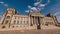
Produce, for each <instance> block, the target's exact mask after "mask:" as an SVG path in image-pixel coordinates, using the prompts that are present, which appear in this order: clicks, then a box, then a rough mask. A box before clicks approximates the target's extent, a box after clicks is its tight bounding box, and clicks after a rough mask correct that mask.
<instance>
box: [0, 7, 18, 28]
mask: <svg viewBox="0 0 60 34" xmlns="http://www.w3.org/2000/svg"><path fill="white" fill-rule="evenodd" d="M16 13H17V12H16V10H15V9H14V8H7V11H6V12H5V13H4V14H3V17H2V21H1V25H2V28H8V27H10V23H11V19H12V16H13V15H14V14H16Z"/></svg>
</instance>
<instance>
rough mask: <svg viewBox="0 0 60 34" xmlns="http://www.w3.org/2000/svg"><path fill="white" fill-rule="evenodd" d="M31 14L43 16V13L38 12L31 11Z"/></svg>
mask: <svg viewBox="0 0 60 34" xmlns="http://www.w3.org/2000/svg"><path fill="white" fill-rule="evenodd" d="M31 16H40V17H44V15H43V14H41V13H40V12H33V13H32V14H31Z"/></svg>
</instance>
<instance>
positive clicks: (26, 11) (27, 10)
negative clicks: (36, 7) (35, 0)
mask: <svg viewBox="0 0 60 34" xmlns="http://www.w3.org/2000/svg"><path fill="white" fill-rule="evenodd" d="M29 11H30V12H33V11H31V10H26V11H25V12H27V13H29Z"/></svg>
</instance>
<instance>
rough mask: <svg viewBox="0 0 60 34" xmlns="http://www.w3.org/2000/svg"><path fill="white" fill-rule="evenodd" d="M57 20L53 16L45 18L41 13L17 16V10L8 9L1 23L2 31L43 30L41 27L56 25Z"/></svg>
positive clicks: (49, 15)
mask: <svg viewBox="0 0 60 34" xmlns="http://www.w3.org/2000/svg"><path fill="white" fill-rule="evenodd" d="M56 24H57V20H56V17H55V16H54V15H53V14H51V13H50V14H48V15H47V16H44V15H43V14H41V13H40V12H33V13H29V14H28V15H23V14H17V11H16V9H14V8H8V9H7V11H6V12H5V13H4V14H3V17H2V18H1V21H0V29H19V30H26V29H28V30H30V29H42V28H41V27H42V26H43V25H44V26H50V25H54V26H55V25H56Z"/></svg>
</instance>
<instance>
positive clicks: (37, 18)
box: [30, 12, 44, 29]
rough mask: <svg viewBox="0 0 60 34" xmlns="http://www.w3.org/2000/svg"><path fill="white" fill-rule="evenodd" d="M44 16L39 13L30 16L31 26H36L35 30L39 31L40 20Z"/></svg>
mask: <svg viewBox="0 0 60 34" xmlns="http://www.w3.org/2000/svg"><path fill="white" fill-rule="evenodd" d="M43 17H44V16H43V15H42V14H40V13H39V12H34V13H32V14H31V15H30V18H31V21H30V22H31V26H34V25H36V27H37V29H41V18H43Z"/></svg>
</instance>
